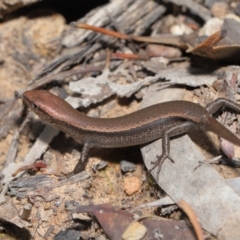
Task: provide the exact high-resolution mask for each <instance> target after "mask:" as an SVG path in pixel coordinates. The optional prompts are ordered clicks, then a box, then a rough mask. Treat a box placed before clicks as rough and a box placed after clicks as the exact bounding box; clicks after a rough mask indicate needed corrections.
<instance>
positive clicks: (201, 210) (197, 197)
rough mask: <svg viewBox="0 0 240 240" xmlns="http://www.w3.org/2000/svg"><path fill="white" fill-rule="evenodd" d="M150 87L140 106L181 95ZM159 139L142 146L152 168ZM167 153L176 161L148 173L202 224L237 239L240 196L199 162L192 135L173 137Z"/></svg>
mask: <svg viewBox="0 0 240 240" xmlns="http://www.w3.org/2000/svg"><path fill="white" fill-rule="evenodd" d="M154 87H155V89H156V86H152V87H151V91H150V90H149V92H148V94H146V95H145V96H144V101H143V104H142V107H146V106H148V105H152V104H153V102H154V103H157V102H164V101H170V100H176V99H182V96H183V94H184V92H183V90H181V89H173V88H170V89H165V90H162V91H161V93H159V92H155V94H154V91H155V89H154ZM161 142H162V141H161V139H160V140H158V141H155V142H154V143H152V144H149V145H147V146H145V147H143V148H142V149H141V151H142V154H143V159H144V162H145V165H146V166H147V168H148V169H150V168H151V166H152V164H151V161H154V160H155V159H156V155H158V156H159V155H160V154H161ZM170 154H171V157H172V158H173V159H174V161H175V163H172V162H170V161H169V160H168V159H166V160H165V161H164V163H163V165H162V168H161V172H160V175H159V179H157V177H156V171H157V169H155V170H153V171H152V172H151V173H152V175H153V177H154V178H155V180H156V181H157V183H158V184H159V186H160V187H161V188H162V189H163V190H164V191H165V192H166V193H167V194H168V195H169V196H170V197H171V198H172V199H173V200H174V201H175V202H176V203H177V202H179V201H180V200H184V201H186V202H188V203H189V204H190V206H191V207H192V208H193V209H194V211H195V212H196V214H197V216H198V218H199V220H200V223H201V225H202V227H203V228H204V229H205V230H207V231H208V232H210V233H212V234H213V235H215V236H217V237H218V239H220V240H221V239H228V240H231V239H239V238H240V232H239V222H240V198H239V196H238V195H237V194H236V193H235V192H234V190H233V189H232V188H231V187H229V185H228V184H227V183H226V181H225V179H224V178H223V177H222V176H221V175H220V174H219V173H218V172H217V171H216V170H215V169H214V168H213V166H211V165H208V164H204V165H202V166H200V167H199V162H201V161H204V160H205V158H204V156H203V154H202V153H201V152H200V151H199V149H198V148H197V147H196V145H195V144H194V143H193V142H192V141H191V139H190V138H189V137H188V136H187V135H184V136H182V137H177V138H175V139H172V140H171V142H170Z"/></svg>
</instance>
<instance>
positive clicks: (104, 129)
mask: <svg viewBox="0 0 240 240" xmlns="http://www.w3.org/2000/svg"><path fill="white" fill-rule="evenodd" d="M23 99H24V101H25V102H26V104H27V105H28V106H29V108H30V109H31V110H32V111H33V112H35V113H36V114H37V115H38V116H39V117H40V118H41V119H42V120H44V121H46V122H47V123H49V124H50V125H52V126H54V127H56V128H58V129H60V130H61V131H63V132H65V133H67V134H68V135H70V136H71V137H73V138H74V139H75V140H76V141H78V142H79V143H81V144H83V150H82V154H81V159H80V161H79V162H78V164H77V165H76V167H75V168H74V171H73V173H78V172H80V171H81V170H82V169H83V168H84V164H85V163H86V161H87V158H88V153H89V150H90V148H93V147H96V148H118V147H126V146H133V145H140V144H144V143H148V142H151V141H154V140H156V139H159V138H162V149H163V151H162V155H161V156H160V157H159V158H158V159H157V161H155V162H152V163H153V168H152V169H154V168H155V167H157V166H158V171H157V173H158V174H159V172H160V169H161V164H162V163H163V161H164V160H165V159H166V158H168V159H170V160H171V161H172V162H174V161H173V159H172V158H171V156H170V142H169V138H170V137H173V136H177V135H179V134H183V133H186V132H188V131H189V130H191V129H193V128H196V129H198V130H207V131H211V132H213V133H215V134H217V135H218V136H219V137H221V138H224V139H226V140H228V141H230V142H232V143H233V144H236V145H238V146H240V139H239V138H238V137H236V136H235V135H234V134H233V133H232V132H230V131H229V130H228V129H227V128H226V127H225V126H223V125H222V124H221V123H219V122H218V121H217V120H216V119H215V118H214V117H213V116H212V114H213V113H215V112H216V111H218V110H219V109H220V108H221V107H227V108H229V109H231V110H234V111H236V112H240V105H238V104H236V103H234V102H232V101H230V100H228V99H224V98H219V99H216V100H215V101H213V102H212V103H210V104H209V105H207V106H206V108H204V107H201V106H200V105H198V104H195V103H193V102H188V101H170V102H164V103H160V104H156V105H152V106H150V107H147V108H144V109H142V110H139V111H136V112H133V113H131V114H128V115H125V116H122V117H116V118H93V117H88V116H86V115H85V114H83V113H81V112H79V111H77V110H75V109H74V108H73V107H72V106H71V105H69V104H68V103H67V102H66V101H64V100H62V99H61V98H59V97H57V96H55V95H53V94H52V93H50V92H48V91H45V90H33V91H27V92H25V93H24V94H23Z"/></svg>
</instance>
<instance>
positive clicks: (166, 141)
mask: <svg viewBox="0 0 240 240" xmlns="http://www.w3.org/2000/svg"><path fill="white" fill-rule="evenodd" d="M193 128H194V123H193V122H190V121H185V122H183V123H181V124H177V125H173V126H171V127H170V128H168V129H166V130H165V131H164V132H163V135H162V154H161V155H160V156H157V160H156V161H152V162H151V164H153V166H152V167H151V168H150V170H148V172H151V171H152V170H154V169H155V168H156V167H157V173H156V177H157V179H159V175H160V171H161V168H162V164H163V162H164V161H165V159H166V158H168V159H169V160H170V161H171V162H172V163H174V160H173V158H172V157H171V156H170V137H174V136H178V135H180V134H183V133H186V132H188V131H189V130H191V129H193Z"/></svg>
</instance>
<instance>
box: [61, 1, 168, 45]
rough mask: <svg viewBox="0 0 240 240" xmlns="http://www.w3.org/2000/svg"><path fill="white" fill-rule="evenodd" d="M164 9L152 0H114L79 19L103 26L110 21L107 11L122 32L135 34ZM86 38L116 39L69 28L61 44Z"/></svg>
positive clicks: (76, 42) (139, 32)
mask: <svg viewBox="0 0 240 240" xmlns="http://www.w3.org/2000/svg"><path fill="white" fill-rule="evenodd" d="M165 10H166V8H165V7H164V6H162V5H159V4H158V3H157V2H154V1H146V0H139V1H133V0H125V1H122V0H115V1H112V2H110V3H109V4H106V5H105V6H103V7H101V8H97V9H94V10H92V11H91V12H89V13H88V14H87V15H86V16H84V17H83V18H81V19H79V21H80V22H82V23H86V24H89V25H94V26H97V27H103V26H104V27H105V26H107V25H109V24H110V23H111V18H110V17H109V15H108V14H107V13H109V14H111V16H112V18H114V19H115V20H116V22H117V23H119V25H120V28H121V30H122V31H123V32H124V33H131V34H133V35H136V36H137V35H141V34H143V33H144V32H145V31H146V29H147V28H148V27H150V26H151V24H152V23H154V22H155V21H156V20H157V19H158V18H159V17H160V16H162V15H163V14H164V12H165ZM120 23H121V24H120ZM86 39H87V40H89V41H93V40H94V41H95V42H99V41H101V40H103V39H104V40H105V41H106V40H107V41H113V40H114V41H115V40H116V39H113V38H112V37H108V36H103V35H102V34H97V35H96V33H93V32H91V31H88V30H83V29H72V28H69V30H68V31H67V32H66V36H65V37H64V38H63V40H62V44H63V46H65V47H68V48H69V47H74V46H77V45H78V44H80V43H82V42H84V41H86Z"/></svg>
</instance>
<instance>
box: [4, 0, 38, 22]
mask: <svg viewBox="0 0 240 240" xmlns="http://www.w3.org/2000/svg"><path fill="white" fill-rule="evenodd" d="M36 2H40V0H19V1H11V0H1V1H0V18H2V17H3V16H5V15H6V14H7V13H10V12H13V11H14V10H17V9H19V8H21V7H24V6H28V5H30V4H33V3H36Z"/></svg>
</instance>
